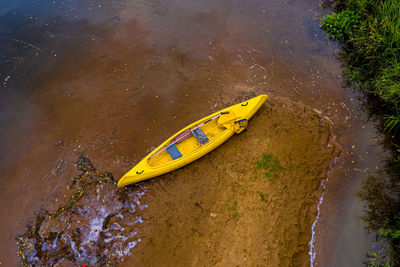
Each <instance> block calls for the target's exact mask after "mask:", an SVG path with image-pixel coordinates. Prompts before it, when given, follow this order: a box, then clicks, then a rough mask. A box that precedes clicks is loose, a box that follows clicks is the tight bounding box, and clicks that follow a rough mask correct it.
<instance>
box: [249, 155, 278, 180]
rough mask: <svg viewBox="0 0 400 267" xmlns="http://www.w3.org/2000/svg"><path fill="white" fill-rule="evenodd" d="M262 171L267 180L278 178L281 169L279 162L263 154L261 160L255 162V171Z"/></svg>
mask: <svg viewBox="0 0 400 267" xmlns="http://www.w3.org/2000/svg"><path fill="white" fill-rule="evenodd" d="M260 169H263V170H264V172H263V174H264V176H265V178H267V179H268V180H270V181H271V180H272V178H273V177H277V176H278V172H279V171H280V170H282V169H283V167H282V166H281V164H280V163H279V160H278V159H277V158H276V157H275V156H273V155H271V154H263V155H262V157H261V160H258V161H256V166H255V167H254V170H255V171H258V170H260Z"/></svg>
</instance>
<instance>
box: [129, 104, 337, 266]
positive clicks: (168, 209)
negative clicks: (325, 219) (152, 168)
mask: <svg viewBox="0 0 400 267" xmlns="http://www.w3.org/2000/svg"><path fill="white" fill-rule="evenodd" d="M264 153H267V154H272V155H274V156H275V157H277V158H278V159H279V162H280V163H281V165H282V167H283V170H281V171H279V172H278V175H277V177H273V178H272V180H268V179H267V178H266V177H265V176H264V175H263V173H262V172H260V171H255V170H254V167H255V163H256V161H258V160H260V158H261V157H262V154H264ZM338 153H339V150H338V147H337V146H336V145H335V144H334V143H332V135H331V130H330V124H329V122H328V121H327V120H325V119H322V118H321V117H320V116H319V115H318V114H317V112H315V111H314V110H312V109H311V108H309V107H306V106H303V105H299V104H295V103H293V102H290V101H288V100H284V99H282V98H272V99H270V100H269V101H268V103H267V104H266V105H265V106H264V107H263V108H262V109H261V110H260V112H259V113H258V114H257V115H256V117H255V118H253V119H252V120H251V121H250V123H249V128H248V130H247V131H246V132H244V133H243V134H240V135H238V136H234V137H232V138H231V139H230V140H228V141H227V142H226V143H225V144H224V145H222V146H221V147H219V148H218V149H216V150H215V151H214V152H211V153H210V154H209V155H206V156H205V157H203V158H201V159H200V160H198V161H196V162H194V163H193V164H190V165H189V166H186V167H184V168H182V169H180V170H177V171H174V172H172V173H170V174H166V175H163V176H161V177H159V178H155V179H152V180H151V181H149V182H148V186H149V188H151V189H149V191H148V192H147V194H146V196H144V200H147V201H146V202H148V203H150V202H156V203H159V204H158V205H149V209H148V210H147V211H146V213H144V214H143V219H144V221H145V223H144V224H143V232H142V235H143V239H142V242H141V243H140V244H138V247H137V248H136V250H135V256H132V257H130V258H128V259H127V261H126V264H125V265H126V266H132V265H138V266H139V265H146V266H160V265H164V264H166V263H168V265H173V266H211V265H217V266H238V265H244V266H253V265H268V266H289V265H292V266H293V265H294V266H308V265H309V255H308V252H309V245H308V242H309V241H310V237H311V225H312V223H313V221H314V220H315V217H316V205H317V203H318V199H319V197H320V194H321V183H323V182H324V180H325V179H326V178H327V171H328V170H329V166H330V164H332V161H333V160H334V158H335V157H336V156H338ZM161 199H162V201H160V200H161ZM236 211H237V213H235V212H236ZM125 265H123V266H125Z"/></svg>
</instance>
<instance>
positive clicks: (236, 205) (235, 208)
mask: <svg viewBox="0 0 400 267" xmlns="http://www.w3.org/2000/svg"><path fill="white" fill-rule="evenodd" d="M237 207H238V202H237V200H235V201H233V206H232V209H233V211H234V212H235V213H234V214H233V216H234V217H239V216H240V214H239V212H238V210H237Z"/></svg>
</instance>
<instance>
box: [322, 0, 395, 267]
mask: <svg viewBox="0 0 400 267" xmlns="http://www.w3.org/2000/svg"><path fill="white" fill-rule="evenodd" d="M335 4H336V5H335V6H336V12H335V13H334V14H331V15H328V16H326V17H325V18H323V19H322V23H321V27H322V28H323V29H324V31H325V32H326V33H327V34H328V35H329V36H330V37H331V38H332V39H334V40H339V41H341V42H342V43H343V48H342V51H341V56H342V58H343V60H344V62H345V66H346V69H345V80H346V81H347V82H348V83H350V84H352V85H354V86H355V88H357V89H359V90H361V91H363V92H365V94H366V96H367V99H368V102H369V103H368V104H369V105H368V106H369V107H370V110H371V113H372V114H374V115H377V117H378V119H379V120H380V121H381V124H382V132H384V133H386V140H387V143H388V146H387V147H389V148H391V150H392V156H391V159H389V160H388V161H387V162H388V163H387V165H388V166H389V165H391V167H390V168H391V169H392V170H391V171H390V172H391V174H390V176H391V177H394V178H391V179H388V180H387V181H385V180H384V179H381V180H378V182H376V183H377V184H376V186H375V187H372V186H370V188H369V189H368V191H365V190H364V191H365V192H367V193H364V194H363V199H364V200H365V201H366V202H365V203H366V206H367V210H368V211H369V213H370V214H371V215H375V216H372V217H371V221H373V225H372V227H371V228H372V230H375V231H378V230H379V231H380V233H381V234H380V237H381V238H383V239H385V240H387V241H388V243H389V244H390V245H391V254H392V257H391V258H392V259H393V260H392V264H393V265H400V238H398V233H399V232H400V223H396V221H397V220H396V218H400V200H399V198H398V193H397V197H393V198H390V197H388V196H386V199H388V200H387V203H386V202H385V207H381V206H382V205H381V203H382V199H383V198H382V196H384V195H385V194H383V193H379V194H378V193H374V191H375V192H378V191H379V187H377V186H380V187H381V186H382V183H387V184H388V186H387V188H389V189H390V190H393V192H400V171H399V170H400V149H399V148H400V131H398V128H399V126H400V110H399V107H400V105H399V104H400V1H399V0H336V3H335ZM370 103H373V105H372V107H371V105H370ZM388 169H389V168H388ZM393 170H396V171H393ZM393 172H395V173H394V175H393ZM372 195H375V196H374V197H373V196H372ZM393 207H395V208H393ZM388 208H389V209H390V210H391V211H393V212H388V211H387V210H388ZM377 214H379V215H381V216H376V215H377ZM370 226H371V225H370ZM382 229H384V230H382ZM371 262H372V263H371V264H374V263H373V262H374V261H371ZM370 266H374V265H370ZM379 266H380V265H379ZM385 266H386V264H385Z"/></svg>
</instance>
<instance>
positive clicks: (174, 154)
mask: <svg viewBox="0 0 400 267" xmlns="http://www.w3.org/2000/svg"><path fill="white" fill-rule="evenodd" d="M167 151H168V153H169V154H170V155H171V157H172V159H173V160H176V159H179V158H180V157H182V153H181V152H180V151H179V149H178V148H177V147H176V145H175V144H171V145H169V146H167Z"/></svg>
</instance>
